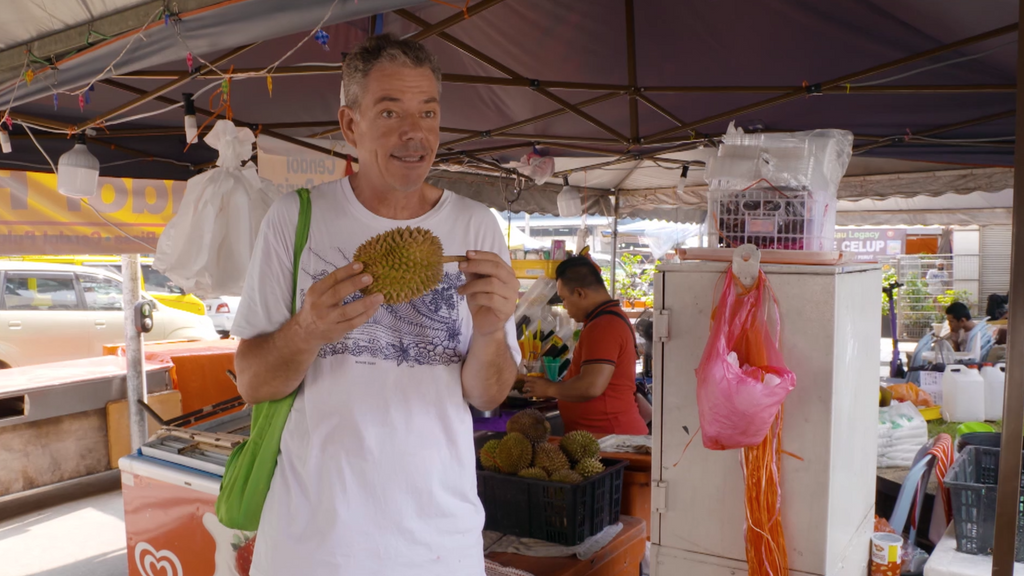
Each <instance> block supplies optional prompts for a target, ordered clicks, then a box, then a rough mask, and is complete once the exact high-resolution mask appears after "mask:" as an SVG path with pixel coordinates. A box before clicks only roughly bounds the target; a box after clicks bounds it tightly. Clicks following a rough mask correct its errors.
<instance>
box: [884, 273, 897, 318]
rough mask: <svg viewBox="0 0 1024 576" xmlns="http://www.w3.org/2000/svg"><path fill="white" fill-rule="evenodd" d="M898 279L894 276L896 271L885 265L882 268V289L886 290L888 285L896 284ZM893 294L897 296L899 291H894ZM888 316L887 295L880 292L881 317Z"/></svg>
mask: <svg viewBox="0 0 1024 576" xmlns="http://www.w3.org/2000/svg"><path fill="white" fill-rule="evenodd" d="M898 279H899V278H898V277H897V276H896V269H895V268H893V267H892V266H890V265H889V264H886V265H885V266H882V288H886V287H887V286H889V284H892V283H893V282H896V281H897V280H898ZM893 294H894V295H895V294H899V290H895V291H894V292H893ZM888 315H889V295H888V294H886V293H885V292H882V316H888Z"/></svg>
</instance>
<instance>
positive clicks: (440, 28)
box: [409, 0, 504, 42]
mask: <svg viewBox="0 0 1024 576" xmlns="http://www.w3.org/2000/svg"><path fill="white" fill-rule="evenodd" d="M502 2H504V0H480V1H479V2H477V3H476V4H473V5H472V6H470V7H469V8H467V9H466V13H465V14H462V13H458V12H456V13H455V14H452V15H451V16H449V17H447V18H445V19H444V20H441V21H440V22H438V23H437V24H432V25H430V26H427V27H425V28H423V30H420V31H419V32H417V33H415V34H413V35H412V36H410V37H409V38H410V39H411V40H415V41H417V42H423V41H424V40H426V39H427V38H430V37H431V36H436V35H438V34H440V33H442V32H444V31H445V30H447V29H449V28H451V27H452V26H455V25H456V24H458V23H459V22H462V21H464V20H466V19H468V18H472V17H473V16H476V15H477V14H479V13H481V12H483V11H484V10H487V9H488V8H493V7H494V6H497V5H498V4H501V3H502Z"/></svg>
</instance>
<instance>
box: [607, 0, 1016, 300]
mask: <svg viewBox="0 0 1024 576" xmlns="http://www.w3.org/2000/svg"><path fill="white" fill-rule="evenodd" d="M1021 1H1022V2H1024V0H1021ZM611 254H612V263H611V269H612V270H611V283H612V285H611V291H612V298H616V297H618V295H617V294H615V292H616V290H615V262H616V261H618V259H619V190H618V189H616V190H615V219H614V220H612V252H611Z"/></svg>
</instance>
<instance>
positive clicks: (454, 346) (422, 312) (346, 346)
mask: <svg viewBox="0 0 1024 576" xmlns="http://www.w3.org/2000/svg"><path fill="white" fill-rule="evenodd" d="M334 251H336V252H337V254H338V256H337V258H338V259H341V260H342V262H343V263H342V264H336V263H335V262H333V261H332V260H331V259H328V258H327V257H326V256H325V255H322V254H319V253H317V252H316V251H314V250H312V249H310V254H311V255H312V256H313V259H314V260H315V262H316V263H314V264H312V265H310V266H309V268H310V269H307V268H306V267H304V268H303V270H302V272H303V273H304V274H306V276H308V277H309V278H310V279H311V281H312V282H317V281H319V280H321V279H323V278H324V277H326V276H327V275H328V274H330V273H331V272H333V271H334V270H337V269H338V268H340V267H341V266H345V265H346V264H348V263H349V262H351V259H350V258H349V257H348V256H347V255H345V253H344V252H343V251H342V250H341V249H340V248H335V249H334ZM465 282H466V278H465V276H464V275H463V274H462V273H461V272H448V271H446V272H445V273H444V276H443V278H442V280H441V284H440V285H438V287H437V288H435V289H433V290H431V291H430V292H427V293H426V294H424V295H423V296H420V297H419V298H417V299H415V300H413V301H412V302H408V303H405V304H395V305H387V304H385V305H384V306H381V307H380V310H378V311H377V313H376V314H375V315H374V316H373V318H371V319H370V320H369V321H368V322H367V323H366V324H363V325H362V326H360V327H359V328H357V329H356V330H353V331H352V332H350V333H349V334H348V335H346V336H345V338H343V339H341V340H340V341H339V342H335V343H333V344H327V345H326V346H324V347H322V348H321V349H320V354H319V357H320V358H330V357H332V356H341V355H347V356H352V357H354V358H373V359H376V360H381V361H385V362H394V363H395V364H397V365H398V366H402V365H407V366H451V365H453V364H458V363H460V362H462V360H463V358H462V354H461V353H460V351H459V344H460V343H461V340H462V321H461V318H460V317H459V309H460V306H461V304H462V303H463V302H464V301H465V297H464V296H460V295H459V293H458V289H459V287H460V286H462V285H463V284H465ZM305 297H306V291H305V290H300V292H299V299H300V302H301V301H304V300H305ZM362 297H363V296H362V294H360V293H358V292H356V293H355V294H352V295H351V296H349V297H347V298H345V301H344V304H350V303H352V302H355V301H356V300H358V299H360V298H362Z"/></svg>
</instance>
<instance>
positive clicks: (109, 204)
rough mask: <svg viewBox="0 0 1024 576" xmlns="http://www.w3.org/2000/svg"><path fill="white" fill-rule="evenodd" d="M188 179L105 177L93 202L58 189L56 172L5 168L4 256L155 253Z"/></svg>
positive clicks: (0, 175)
mask: <svg viewBox="0 0 1024 576" xmlns="http://www.w3.org/2000/svg"><path fill="white" fill-rule="evenodd" d="M185 186H186V183H185V182H177V181H173V180H136V179H132V178H100V191H99V193H97V194H96V195H95V196H93V197H92V198H90V199H89V200H87V201H82V200H80V199H77V198H68V197H66V196H64V195H62V194H61V193H59V192H57V176H56V174H45V173H40V172H18V171H13V170H0V254H5V255H18V254H135V253H139V254H151V253H155V252H156V243H157V240H158V239H159V238H160V234H161V233H162V232H163V229H164V227H165V226H166V225H167V223H168V222H170V220H171V218H173V217H174V215H175V214H176V213H177V211H178V207H179V206H180V205H181V201H182V198H184V196H185Z"/></svg>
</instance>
